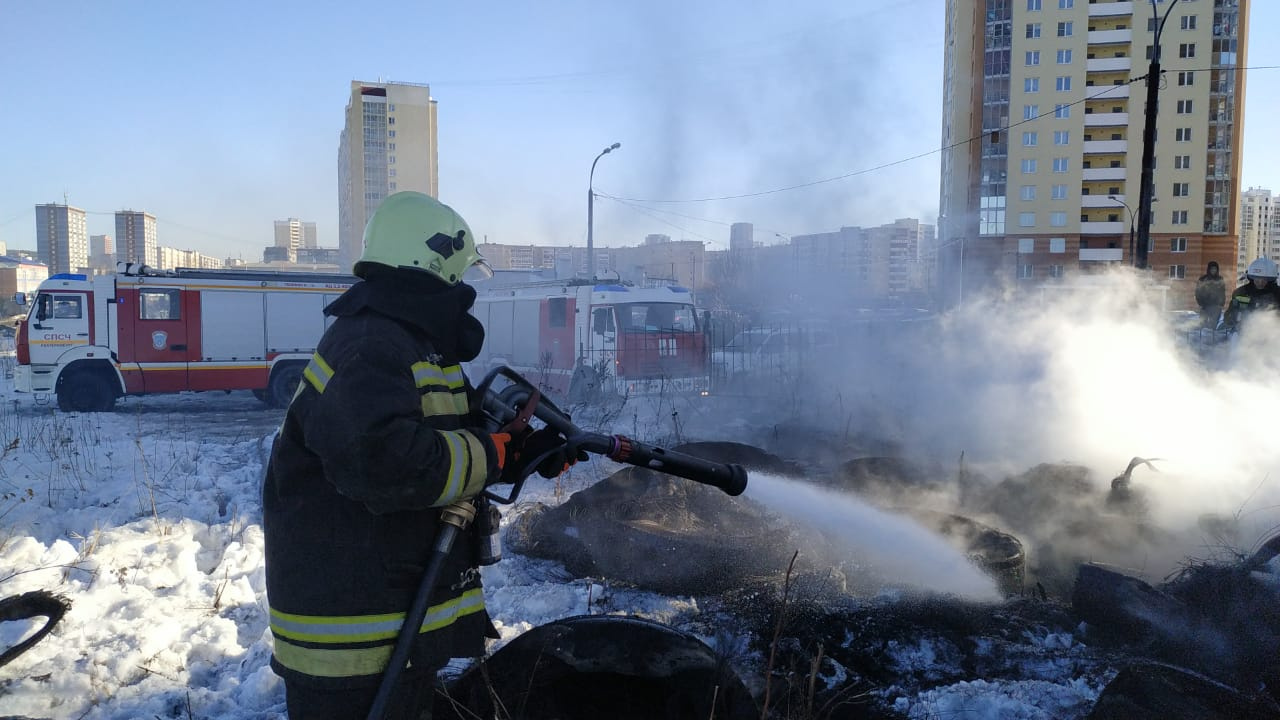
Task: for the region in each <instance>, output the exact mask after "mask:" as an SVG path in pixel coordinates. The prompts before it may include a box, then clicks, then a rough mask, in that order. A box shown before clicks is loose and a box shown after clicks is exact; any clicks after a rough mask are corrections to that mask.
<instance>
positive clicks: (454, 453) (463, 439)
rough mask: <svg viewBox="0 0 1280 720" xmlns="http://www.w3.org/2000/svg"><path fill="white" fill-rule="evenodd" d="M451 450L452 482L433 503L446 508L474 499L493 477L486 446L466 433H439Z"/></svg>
mask: <svg viewBox="0 0 1280 720" xmlns="http://www.w3.org/2000/svg"><path fill="white" fill-rule="evenodd" d="M437 432H439V433H440V434H441V435H442V436H443V437H444V442H445V445H446V446H448V448H449V478H448V480H447V481H446V482H445V486H444V491H443V492H441V493H440V497H438V498H436V501H435V502H434V503H432V505H433V506H435V507H444V506H445V505H448V504H449V503H451V502H453V501H454V500H457V499H458V498H463V497H471V496H472V495H475V494H476V493H478V492H480V491H481V490H483V489H484V481H485V478H486V477H488V475H489V464H488V462H487V460H486V458H485V454H484V445H483V444H482V443H481V442H480V439H479V438H477V437H476V436H475V435H472V434H471V433H469V432H467V431H466V430H457V431H450V430H438V431H437Z"/></svg>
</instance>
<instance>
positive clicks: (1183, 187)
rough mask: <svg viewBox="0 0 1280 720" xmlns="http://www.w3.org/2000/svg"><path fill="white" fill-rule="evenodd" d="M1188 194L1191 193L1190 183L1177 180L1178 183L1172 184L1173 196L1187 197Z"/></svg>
mask: <svg viewBox="0 0 1280 720" xmlns="http://www.w3.org/2000/svg"><path fill="white" fill-rule="evenodd" d="M1190 195H1191V183H1184V182H1179V183H1174V184H1173V196H1174V197H1189V196H1190Z"/></svg>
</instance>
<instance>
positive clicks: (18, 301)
mask: <svg viewBox="0 0 1280 720" xmlns="http://www.w3.org/2000/svg"><path fill="white" fill-rule="evenodd" d="M13 302H14V304H15V305H19V306H21V307H26V306H27V294H26V293H24V292H16V293H14V294H13Z"/></svg>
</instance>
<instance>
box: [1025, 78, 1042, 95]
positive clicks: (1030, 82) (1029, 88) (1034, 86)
mask: <svg viewBox="0 0 1280 720" xmlns="http://www.w3.org/2000/svg"><path fill="white" fill-rule="evenodd" d="M1022 92H1028V93H1034V92H1040V78H1038V77H1029V78H1023V79H1022Z"/></svg>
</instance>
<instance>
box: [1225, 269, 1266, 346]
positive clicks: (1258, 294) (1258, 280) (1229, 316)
mask: <svg viewBox="0 0 1280 720" xmlns="http://www.w3.org/2000/svg"><path fill="white" fill-rule="evenodd" d="M1278 274H1280V272H1277V268H1276V263H1275V261H1274V260H1272V259H1271V258H1265V257H1260V258H1258V259H1257V260H1254V261H1253V262H1251V263H1249V270H1248V271H1247V273H1246V277H1247V278H1248V281H1247V282H1246V283H1245V284H1244V285H1241V286H1240V287H1238V288H1236V291H1235V292H1233V293H1231V303H1230V304H1229V305H1227V313H1226V315H1225V317H1224V318H1223V321H1224V322H1225V323H1226V325H1227V326H1228V327H1232V328H1236V329H1239V327H1240V322H1241V321H1242V320H1243V319H1244V317H1245V316H1247V315H1251V314H1253V313H1255V312H1260V311H1264V310H1265V311H1270V312H1280V287H1277V286H1276V276H1277V275H1278Z"/></svg>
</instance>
